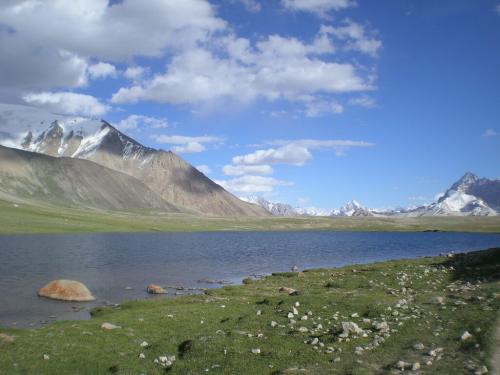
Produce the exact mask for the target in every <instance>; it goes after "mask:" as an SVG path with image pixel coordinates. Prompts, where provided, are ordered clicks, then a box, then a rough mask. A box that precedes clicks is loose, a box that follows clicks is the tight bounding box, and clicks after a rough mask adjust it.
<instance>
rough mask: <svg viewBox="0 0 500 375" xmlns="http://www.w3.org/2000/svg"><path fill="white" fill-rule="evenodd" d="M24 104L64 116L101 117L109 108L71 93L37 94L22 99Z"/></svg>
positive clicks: (92, 98) (82, 95)
mask: <svg viewBox="0 0 500 375" xmlns="http://www.w3.org/2000/svg"><path fill="white" fill-rule="evenodd" d="M23 99H24V101H25V102H26V103H29V104H32V105H34V106H36V107H41V108H45V109H46V110H48V111H50V112H54V113H59V114H66V115H81V116H90V117H92V116H101V115H104V114H105V113H107V112H108V111H109V109H110V107H109V106H108V105H106V104H103V103H101V102H100V101H99V99H97V98H95V97H94V96H91V95H84V94H77V93H73V92H39V93H30V94H27V95H25V96H24V97H23Z"/></svg>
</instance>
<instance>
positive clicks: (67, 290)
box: [38, 280, 95, 302]
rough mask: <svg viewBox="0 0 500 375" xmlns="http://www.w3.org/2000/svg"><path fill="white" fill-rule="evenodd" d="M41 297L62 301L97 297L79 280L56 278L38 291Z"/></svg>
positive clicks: (86, 299) (76, 300)
mask: <svg viewBox="0 0 500 375" xmlns="http://www.w3.org/2000/svg"><path fill="white" fill-rule="evenodd" d="M38 295H39V296H40V297H45V298H51V299H57V300H61V301H72V302H87V301H94V300H95V298H94V296H93V295H92V293H91V292H90V290H89V289H88V288H87V287H86V286H85V285H83V284H82V283H81V282H79V281H74V280H54V281H51V282H50V283H48V284H47V285H45V286H44V287H43V288H42V289H40V290H39V291H38Z"/></svg>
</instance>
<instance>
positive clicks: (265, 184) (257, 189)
mask: <svg viewBox="0 0 500 375" xmlns="http://www.w3.org/2000/svg"><path fill="white" fill-rule="evenodd" d="M215 182H216V183H217V184H219V185H221V186H222V187H223V188H224V189H226V190H229V191H230V192H232V193H235V194H237V193H245V194H252V193H270V192H272V191H273V189H274V188H275V187H276V186H284V185H291V183H289V182H286V181H280V180H278V179H276V178H274V177H263V176H251V175H249V176H242V177H238V178H233V179H231V180H215Z"/></svg>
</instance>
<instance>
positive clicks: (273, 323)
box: [271, 320, 278, 328]
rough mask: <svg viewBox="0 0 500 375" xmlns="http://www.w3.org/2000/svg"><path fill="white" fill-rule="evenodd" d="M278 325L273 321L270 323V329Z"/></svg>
mask: <svg viewBox="0 0 500 375" xmlns="http://www.w3.org/2000/svg"><path fill="white" fill-rule="evenodd" d="M277 325H278V323H276V322H275V321H274V320H273V321H272V322H271V327H273V328H274V327H276V326H277Z"/></svg>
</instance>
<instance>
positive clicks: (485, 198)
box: [242, 172, 500, 217]
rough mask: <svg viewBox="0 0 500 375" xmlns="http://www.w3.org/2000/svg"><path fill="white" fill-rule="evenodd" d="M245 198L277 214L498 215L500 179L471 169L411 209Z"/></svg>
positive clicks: (499, 208)
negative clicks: (304, 205) (300, 204)
mask: <svg viewBox="0 0 500 375" xmlns="http://www.w3.org/2000/svg"><path fill="white" fill-rule="evenodd" d="M242 199H244V200H245V201H247V202H250V203H253V204H256V205H258V206H260V207H262V208H264V209H266V210H267V211H269V212H270V213H271V214H272V215H275V216H344V217H347V216H350V217H353V216H378V217H381V216H392V217H418V216H497V215H500V180H490V179H487V178H479V177H477V176H476V175H474V174H473V173H470V172H468V173H466V174H465V175H464V176H463V177H462V178H460V179H459V180H458V181H457V182H455V183H454V184H453V185H452V186H451V187H450V188H449V189H448V190H447V191H446V192H445V194H443V196H441V197H440V198H439V199H437V200H436V201H435V202H433V203H431V204H428V205H423V206H420V207H416V208H408V209H388V210H376V209H371V208H367V207H363V206H362V205H361V204H359V203H358V202H357V201H355V200H353V201H350V202H348V203H346V204H345V205H344V206H342V207H340V208H338V209H334V210H325V209H318V208H295V207H292V206H291V205H288V204H285V203H272V202H269V201H267V200H265V199H264V198H262V197H250V198H242Z"/></svg>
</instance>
